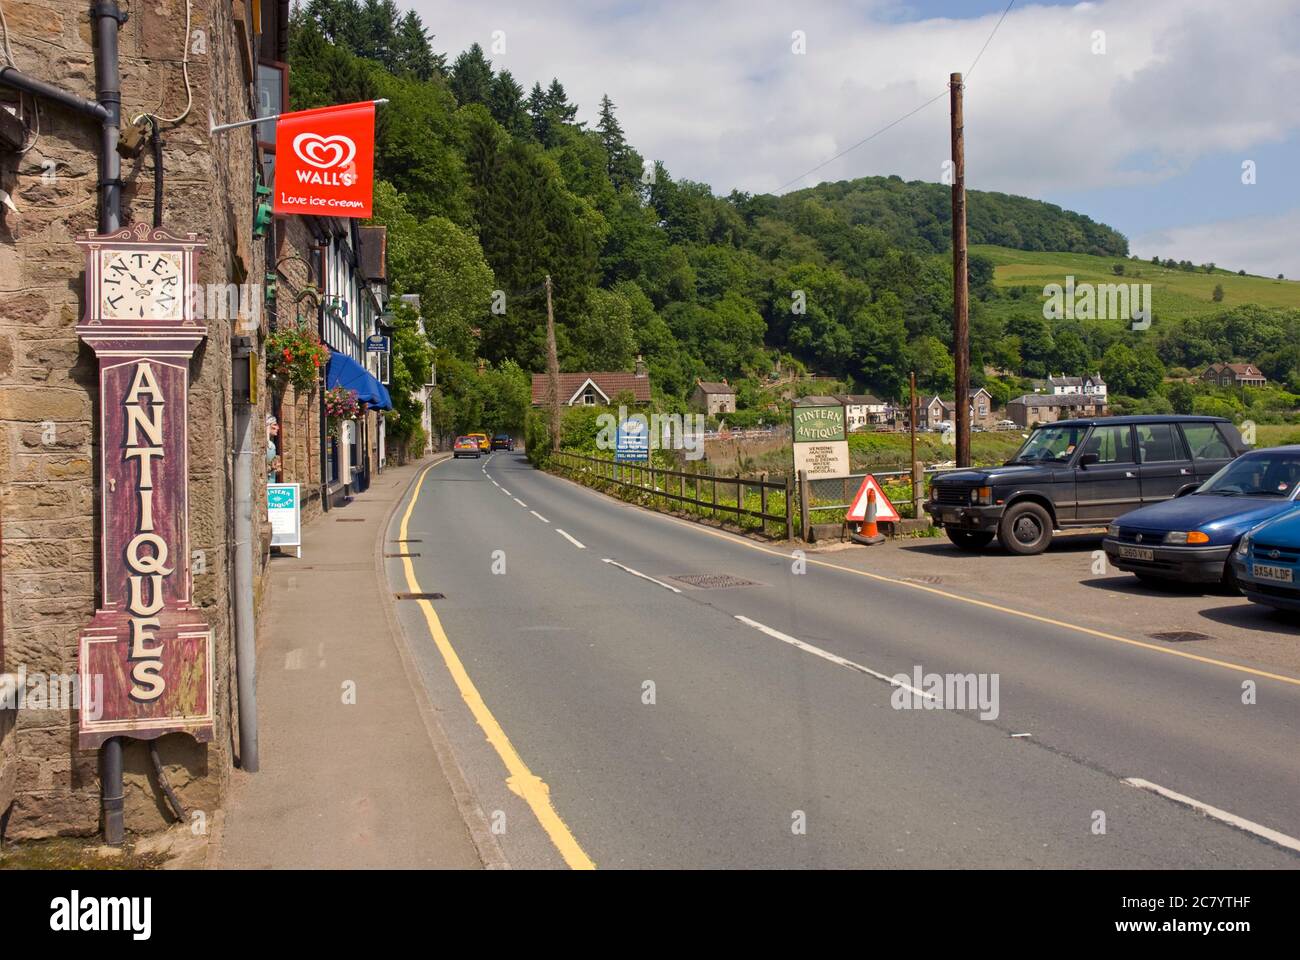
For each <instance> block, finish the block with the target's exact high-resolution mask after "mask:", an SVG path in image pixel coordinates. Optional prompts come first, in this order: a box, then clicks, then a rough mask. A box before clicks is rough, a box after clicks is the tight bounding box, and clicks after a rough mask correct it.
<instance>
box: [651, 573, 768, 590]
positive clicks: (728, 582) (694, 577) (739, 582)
mask: <svg viewBox="0 0 1300 960" xmlns="http://www.w3.org/2000/svg"><path fill="white" fill-rule="evenodd" d="M672 579H674V580H676V581H678V582H680V583H684V584H686V585H687V586H688V587H698V588H699V589H701V590H721V589H722V588H723V587H756V586H758V584H756V583H755V582H754V581H753V580H743V579H741V578H740V577H733V576H732V575H731V574H729V573H685V574H682V575H681V576H680V577H673V578H672Z"/></svg>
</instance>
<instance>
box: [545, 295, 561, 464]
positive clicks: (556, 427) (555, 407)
mask: <svg viewBox="0 0 1300 960" xmlns="http://www.w3.org/2000/svg"><path fill="white" fill-rule="evenodd" d="M546 373H547V376H548V377H549V379H550V381H551V452H552V453H558V452H559V450H560V357H559V354H558V353H557V352H556V349H555V312H554V310H552V308H551V275H550V274H549V273H548V274H547V275H546Z"/></svg>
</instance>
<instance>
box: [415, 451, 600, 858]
mask: <svg viewBox="0 0 1300 960" xmlns="http://www.w3.org/2000/svg"><path fill="white" fill-rule="evenodd" d="M439 463H446V461H445V460H441V461H439ZM436 466H438V464H437V463H433V464H430V465H429V466H427V467H425V468H424V469H423V470H422V471H421V472H420V477H419V479H418V480H416V482H415V492H414V493H412V494H411V502H410V503H408V504H407V505H406V512H405V513H404V514H403V515H402V526H401V533H400V535H399V536H400V537H401V539H402V540H406V539H407V527H408V524H409V523H410V520H411V514H412V513H413V512H414V511H415V502H416V501H417V500H419V499H420V491H421V490H422V489H423V487H424V478H425V476H427V475H428V473H429V471H430V470H432V469H433V468H434V467H436ZM402 567H403V568H404V570H405V572H406V585H407V588H408V589H409V590H410V591H411V592H412V593H421V592H423V591H421V589H420V584H419V581H417V580H416V578H415V567H414V565H413V564H412V563H411V558H410V557H403V558H402ZM416 602H417V603H419V605H420V610H421V611H422V612H423V613H424V620H425V622H426V623H427V624H428V626H429V634H430V635H431V636H432V637H433V642H434V644H435V645H436V646H437V648H438V652H439V653H441V654H442V659H443V662H444V663H446V664H447V670H448V672H449V673H450V674H451V678H452V679H453V680H454V681H455V682H456V689H458V690H459V691H460V695H461V697H462V698H463V699H464V701H465V703H466V705H467V706H468V707H469V710H470V713H472V714H473V715H474V719H475V720H476V721H478V725H479V726H480V727H482V728H483V732H484V733H485V734H486V735H487V740H488V743H490V744H492V748H493V749H494V750H496V752H497V756H499V757H500V758H501V762H502V763H504V764H505V766H506V770H507V771H508V772H509V776H508V777H507V778H506V786H507V787H509V788H510V790H511V791H512V792H513V793H515V794H517V795H518V796H519V797H521V798H522V799H523V801H524V802H525V803H527V804H528V808H529V809H530V810H532V811H533V815H534V816H535V817H537V822H538V823H540V824H541V826H542V829H543V830H545V831H546V835H547V836H548V837H550V838H551V843H553V844H554V845H555V849H556V850H557V851H559V854H560V856H561V857H563V858H564V862H565V863H566V864H568V865H569V866H570V867H572V868H573V869H574V870H595V869H596V864H595V863H594V862H593V861H592V859H591V858H590V857H589V856H587V854H586V851H584V850H583V849H582V845H581V844H579V843H578V840H577V838H576V837H574V835H573V832H572V831H571V830H570V829H569V828H568V826H567V825H566V824H565V822H564V821H563V820H562V819H560V815H559V814H558V813H556V811H555V807H554V806H553V805H552V804H551V792H550V788H549V787H547V785H546V782H545V781H544V780H542V778H541V777H539V776H537V775H536V774H535V773H533V772H532V771H531V770H529V769H528V765H527V764H526V763H524V761H523V758H522V757H520V756H519V751H517V750H516V749H515V747H514V744H512V743H511V742H510V738H509V737H507V736H506V732H505V730H503V729H502V728H501V724H500V723H498V722H497V718H496V717H494V716H493V715H492V711H491V710H489V709H488V706H487V704H486V703H484V702H483V696H482V694H480V693H479V692H478V687H476V686H474V681H473V680H471V679H470V677H469V673H468V672H467V671H466V670H465V665H464V664H463V663H462V662H461V659H460V657H459V656H458V655H457V653H456V650H455V648H454V647H452V645H451V641H450V640H448V639H447V632H446V631H445V630H443V628H442V621H441V620H439V619H438V613H437V611H436V610H434V609H433V604H432V603H430V602H429V601H428V600H423V599H421V600H417V601H416Z"/></svg>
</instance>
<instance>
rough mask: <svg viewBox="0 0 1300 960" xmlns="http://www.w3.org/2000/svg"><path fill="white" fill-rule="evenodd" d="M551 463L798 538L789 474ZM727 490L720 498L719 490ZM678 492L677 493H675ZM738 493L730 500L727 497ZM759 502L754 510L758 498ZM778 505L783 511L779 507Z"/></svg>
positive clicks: (563, 459)
mask: <svg viewBox="0 0 1300 960" xmlns="http://www.w3.org/2000/svg"><path fill="white" fill-rule="evenodd" d="M550 463H551V464H552V465H553V466H554V467H557V468H559V469H560V470H562V471H563V472H565V473H567V474H571V475H573V477H574V478H575V479H579V480H598V481H600V482H602V483H607V484H611V485H613V486H616V487H619V488H621V489H623V490H636V491H639V492H641V493H645V494H648V495H650V496H652V497H658V498H661V499H664V500H670V501H673V502H676V503H681V504H684V505H686V506H688V507H691V508H694V512H696V513H701V514H703V513H709V514H710V515H712V516H713V517H717V516H718V514H719V513H721V514H724V515H731V516H734V517H735V518H736V521H737V522H738V523H739V521H740V520H741V518H742V517H748V518H750V519H752V520H757V521H758V526H759V527H760V529H762V531H763V534H764V535H767V532H768V525H769V524H781V525H782V526H784V528H785V536H786V537H787V538H793V537H794V536H795V535H796V533H797V531H796V529H795V527H794V524H793V513H794V484H793V483H792V482H791V479H790V478H789V477H788V476H787V477H784V478H782V479H780V480H768V479H767V475H766V474H763V475H761V476H760V477H758V478H753V477H748V478H747V477H741V476H735V477H720V476H717V475H715V474H710V473H689V472H687V471H684V470H667V469H664V468H662V467H656V466H654V465H653V464H651V463H618V462H616V461H614V460H612V459H608V458H605V457H591V456H587V455H585V454H580V453H569V452H566V451H560V452H558V453H553V454H551V457H550ZM719 487H721V488H722V491H723V497H722V499H719V497H718V488H719ZM674 488H676V489H674ZM731 491H734V492H735V500H734V502H731V501H730V499H729V498H728V496H727V494H728V493H730V492H731ZM755 494H757V498H756V499H757V504H756V506H754V507H751V506H749V502H750V501H751V500H753V499H755V496H754V495H755ZM777 502H779V506H780V511H781V512H776V510H775V509H774V507H775V506H777Z"/></svg>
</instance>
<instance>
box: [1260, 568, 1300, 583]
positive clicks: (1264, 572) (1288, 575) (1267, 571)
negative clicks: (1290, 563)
mask: <svg viewBox="0 0 1300 960" xmlns="http://www.w3.org/2000/svg"><path fill="white" fill-rule="evenodd" d="M1250 574H1251V576H1253V577H1256V578H1257V579H1259V580H1276V581H1277V582H1279V583H1291V582H1292V580H1293V579H1294V577H1293V575H1292V572H1291V568H1290V567H1273V566H1269V565H1268V564H1266V563H1257V564H1254V565H1253V566H1252V567H1251V568H1250Z"/></svg>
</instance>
